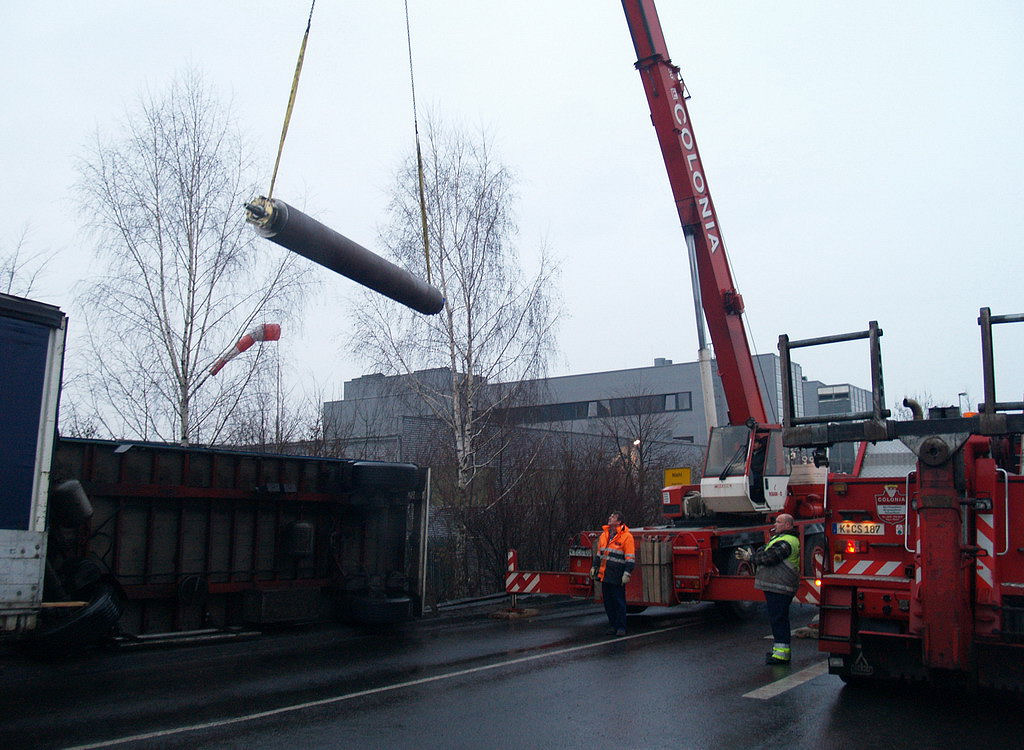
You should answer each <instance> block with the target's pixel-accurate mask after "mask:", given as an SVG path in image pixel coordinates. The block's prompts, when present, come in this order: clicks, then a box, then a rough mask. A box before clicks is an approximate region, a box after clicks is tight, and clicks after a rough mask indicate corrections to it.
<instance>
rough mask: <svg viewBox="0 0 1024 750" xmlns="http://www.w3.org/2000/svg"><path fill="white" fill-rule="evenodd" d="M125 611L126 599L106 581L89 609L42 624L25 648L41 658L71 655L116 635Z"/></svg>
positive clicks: (82, 609)
mask: <svg viewBox="0 0 1024 750" xmlns="http://www.w3.org/2000/svg"><path fill="white" fill-rule="evenodd" d="M123 609H124V597H123V595H122V594H121V591H120V590H119V588H118V587H117V585H116V584H115V583H112V582H110V581H102V582H100V583H99V584H97V586H96V587H95V591H94V593H93V596H92V598H91V600H90V602H89V603H88V604H87V605H86V606H84V607H82V608H81V609H79V610H76V611H75V612H73V613H72V614H69V615H64V614H63V613H61V614H59V615H57V616H55V618H54V619H53V620H51V621H49V622H45V623H42V624H41V625H40V627H39V629H37V630H36V631H34V632H33V634H32V635H31V637H30V638H29V639H28V640H27V641H26V642H25V648H26V650H27V651H28V652H29V653H30V654H32V655H33V656H36V657H39V658H60V657H65V656H69V655H71V654H72V653H74V652H75V651H76V650H77V649H79V648H81V647H82V646H89V645H92V644H94V643H96V642H98V641H100V640H102V639H104V638H106V637H107V636H109V635H110V634H111V633H113V631H114V626H115V625H116V624H117V621H118V620H119V619H120V617H121V612H122V610H123Z"/></svg>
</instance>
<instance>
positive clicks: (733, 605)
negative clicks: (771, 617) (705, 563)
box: [715, 550, 761, 622]
mask: <svg viewBox="0 0 1024 750" xmlns="http://www.w3.org/2000/svg"><path fill="white" fill-rule="evenodd" d="M725 574H726V575H730V576H752V575H754V568H753V566H752V565H751V564H750V563H749V562H746V561H741V560H737V559H736V558H735V557H733V555H732V550H729V556H728V557H727V558H726V561H725ZM715 608H716V609H718V611H720V612H722V613H724V614H725V615H726V616H728V617H731V618H733V619H734V620H739V621H741V622H746V621H748V620H753V619H754V618H755V617H757V616H759V615H760V612H761V602H715Z"/></svg>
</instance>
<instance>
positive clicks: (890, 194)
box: [0, 0, 1024, 404]
mask: <svg viewBox="0 0 1024 750" xmlns="http://www.w3.org/2000/svg"><path fill="white" fill-rule="evenodd" d="M409 5H410V12H411V16H412V31H413V53H414V56H415V63H416V87H417V95H418V101H419V104H420V107H421V112H422V111H425V110H428V109H429V110H431V111H433V112H434V113H436V114H437V115H439V116H441V117H442V118H444V119H445V120H448V121H452V122H458V123H462V124H464V125H466V126H468V127H470V128H485V129H486V130H488V131H489V132H490V133H491V135H492V136H493V138H494V141H495V144H496V146H497V149H498V151H499V153H500V156H501V157H502V158H503V160H504V161H505V162H506V163H507V164H508V165H509V166H511V167H512V169H513V170H514V171H515V173H516V174H517V176H518V179H519V195H520V202H519V204H518V207H517V211H518V217H519V225H520V236H519V246H520V250H521V252H522V255H523V258H524V261H525V262H526V263H527V264H529V263H531V262H532V260H533V258H534V249H535V248H536V247H537V246H538V244H540V243H541V242H545V243H547V244H548V245H549V246H550V247H551V249H552V250H553V251H554V253H555V254H556V255H557V256H558V257H559V258H560V259H561V263H562V267H563V274H562V295H563V298H564V303H565V308H566V311H567V313H568V314H567V316H566V318H565V320H564V321H563V324H562V327H561V335H560V341H561V349H562V352H563V354H562V356H561V357H560V358H559V360H558V361H556V362H555V363H554V366H553V370H552V373H553V374H569V373H577V372H590V371H598V370H611V369H619V368H631V367H641V366H645V365H650V364H652V363H653V360H654V358H655V357H667V358H670V359H673V360H675V361H677V362H678V361H689V360H693V359H695V357H696V354H695V350H696V334H695V327H694V322H693V314H692V304H691V301H690V283H689V275H688V274H689V272H688V268H687V263H686V257H685V252H684V244H683V239H682V232H681V230H680V228H679V223H678V219H677V217H676V214H675V209H674V205H673V202H672V198H671V193H670V191H669V187H668V181H667V178H666V176H665V170H664V167H663V164H662V161H661V157H660V152H659V150H658V146H657V141H656V137H655V133H654V131H653V128H652V127H651V125H650V119H649V115H648V111H647V104H646V100H645V97H644V93H643V88H642V86H641V83H640V80H639V76H638V74H637V73H636V71H635V69H634V68H633V63H634V61H635V56H634V52H633V46H632V43H631V41H630V38H629V33H628V29H627V26H626V22H625V18H624V16H623V13H622V8H621V4H620V3H619V2H616V1H615V0H585V1H582V0H581V1H573V2H570V1H569V0H559V2H538V1H534V0H520V1H519V2H508V0H501V1H498V0H476V2H472V3H455V2H442V1H441V0H433V1H431V2H428V1H426V0H410V2H409ZM308 9H309V4H308V2H306V1H305V0H302V2H289V1H287V0H276V1H275V2H273V3H271V2H262V1H260V0H246V2H235V1H233V0H221V1H218V2H209V0H205V1H204V2H183V1H181V0H178V1H176V2H159V3H158V2H145V1H143V0H133V1H131V2H106V1H100V0H92V1H90V2H61V1H59V0H58V2H52V3H10V4H8V5H7V7H5V12H4V22H5V34H4V37H5V39H4V43H3V45H0V63H2V65H3V70H4V71H5V73H6V74H5V76H4V84H3V87H4V90H5V96H4V116H3V124H4V138H3V139H2V141H0V164H2V165H3V167H4V169H3V174H4V178H5V179H4V183H5V187H4V189H3V191H2V195H3V209H4V214H5V225H6V227H7V229H8V232H7V236H6V238H4V239H3V240H0V243H2V244H0V249H2V250H7V249H8V248H9V243H10V241H11V240H12V239H13V238H14V237H15V236H16V235H17V233H18V232H20V230H21V229H22V228H23V227H25V226H28V227H29V229H30V236H29V248H30V249H38V250H47V249H52V250H56V251H59V253H60V254H59V259H60V260H59V263H58V264H57V265H56V266H54V267H53V269H52V270H51V271H50V272H49V274H48V275H47V276H46V278H45V279H44V283H43V286H42V288H41V290H40V291H41V294H38V295H36V296H38V297H40V298H42V299H44V300H45V301H48V302H51V303H54V304H58V305H60V306H61V307H63V308H64V309H65V310H66V311H68V312H69V313H70V314H71V315H72V316H74V314H75V306H74V302H73V297H72V285H73V283H74V282H75V281H77V280H78V279H79V278H80V277H81V276H83V275H85V274H88V273H89V272H90V262H91V247H90V244H89V243H90V241H89V238H88V237H87V236H85V235H84V234H83V233H82V232H81V231H80V226H79V225H80V221H79V217H78V214H77V206H76V205H75V204H74V202H73V200H72V196H71V193H70V190H69V188H70V186H71V184H72V183H73V181H74V179H75V172H74V168H73V163H74V159H75V158H76V157H79V156H81V155H83V153H84V151H85V146H86V144H87V143H88V141H89V139H90V137H91V135H92V134H94V133H95V132H96V130H97V129H100V130H103V131H106V132H112V131H113V130H114V129H116V127H117V122H118V120H119V119H120V118H121V117H122V115H123V113H124V111H125V108H126V107H127V106H130V105H131V103H132V102H133V101H134V99H135V98H136V96H137V94H138V93H139V91H140V90H142V89H143V88H144V87H147V86H148V87H150V88H153V89H161V88H163V87H164V86H166V84H167V83H168V82H169V81H170V79H171V78H172V77H173V76H174V75H175V74H176V73H179V72H181V71H183V70H185V69H187V68H189V67H194V68H196V69H197V70H199V71H201V72H202V73H203V74H204V75H205V76H206V77H207V79H208V80H209V82H210V83H211V84H213V85H214V86H215V87H216V89H217V90H218V91H219V92H220V93H221V94H222V95H223V97H224V99H225V100H230V101H231V102H232V106H233V111H234V113H235V115H236V117H237V118H238V119H239V121H240V122H241V124H242V126H243V127H244V129H245V130H246V131H247V132H248V133H249V135H250V136H251V138H252V139H253V142H254V143H255V144H256V147H257V152H258V154H259V155H260V156H261V158H262V160H263V163H264V164H265V167H266V179H265V182H269V174H270V169H271V167H272V165H273V158H274V155H275V150H276V147H277V139H278V135H279V132H280V127H281V120H282V117H283V110H284V105H285V102H286V100H287V94H288V87H289V85H290V81H291V76H292V72H293V69H294V64H295V55H296V53H297V50H298V45H299V42H300V40H301V35H302V31H303V28H304V25H305V20H306V14H307V12H308ZM659 12H660V16H661V22H662V26H663V29H664V32H665V37H666V40H667V44H668V49H669V52H670V54H671V56H672V60H673V62H674V63H675V64H677V65H678V66H680V67H681V68H682V71H683V75H684V77H685V79H686V83H687V87H688V89H689V91H690V93H691V96H692V98H691V100H690V102H689V107H690V113H691V117H692V120H693V123H694V129H695V132H696V136H697V141H698V144H699V146H700V149H701V155H702V158H703V162H704V166H705V170H706V173H707V176H708V180H709V184H710V186H711V191H712V195H713V196H714V199H715V203H716V206H717V209H718V214H719V218H720V221H721V224H722V228H723V233H724V236H725V238H726V241H727V245H728V252H729V255H730V258H731V261H732V264H733V268H734V270H735V276H736V282H737V286H738V287H739V290H740V291H741V292H742V294H743V297H744V300H745V302H746V307H747V313H748V321H749V325H750V333H751V337H752V344H753V347H754V349H755V350H756V351H757V352H760V353H764V352H771V351H775V350H776V344H777V339H778V335H779V334H780V333H788V334H789V335H790V336H791V337H793V338H805V337H811V336H819V335H824V334H830V333H839V332H846V331H853V330H861V329H864V328H866V327H867V323H868V321H869V320H878V321H879V323H880V324H881V326H882V328H883V330H884V332H885V333H884V337H883V339H882V356H883V362H884V365H885V380H886V391H887V401H888V402H889V403H890V404H891V403H892V402H894V401H895V400H896V399H897V398H898V397H901V396H903V395H905V394H915V395H924V394H929V395H930V396H931V397H932V398H933V399H934V400H935V401H937V402H943V403H956V402H957V400H958V396H957V394H958V393H959V392H961V391H966V392H968V393H969V394H970V398H971V400H972V401H973V402H977V401H978V400H980V399H981V397H982V388H981V366H980V345H979V333H978V326H977V323H976V318H977V315H978V308H979V307H981V306H990V307H991V308H992V309H993V312H995V313H1011V312H1024V299H1022V295H1021V293H1020V284H1021V275H1022V273H1021V272H1022V270H1024V260H1022V250H1024V248H1022V243H1021V238H1022V237H1024V210H1022V205H1024V200H1022V199H1024V190H1022V184H1024V135H1022V134H1024V127H1022V126H1024V96H1022V94H1024V3H1020V2H1017V1H1014V0H1006V1H1005V2H995V1H991V2H984V1H982V2H970V3H967V2H962V3H960V2H942V1H941V0H933V1H932V2H899V3H893V2H872V1H870V0H867V1H865V2H859V3H837V2H771V3H768V2H764V3H754V2H727V1H719V2H715V3H698V2H683V1H682V0H671V1H670V0H662V2H661V3H660V7H659ZM411 147H412V115H411V104H410V93H409V72H408V62H407V57H406V48H405V26H404V17H403V8H402V3H401V2H400V0H374V1H373V2H355V1H353V2H340V1H336V2H331V0H320V2H319V3H318V4H317V8H316V13H315V15H314V18H313V30H312V35H311V38H310V42H309V47H308V49H307V54H306V64H305V68H304V70H303V77H302V83H301V86H300V89H299V96H298V101H297V104H296V110H295V114H294V117H293V120H292V124H291V130H290V133H289V136H288V142H287V146H286V149H285V154H284V160H283V163H282V167H281V174H280V176H279V178H278V185H277V187H276V188H275V195H276V196H279V197H281V198H283V199H284V200H287V201H289V202H291V203H293V204H295V205H296V206H297V207H300V208H303V209H304V210H306V211H307V212H308V213H310V214H312V215H313V216H315V217H317V218H318V219H320V220H321V221H323V222H324V223H326V224H328V225H329V226H331V227H332V228H334V229H336V230H337V231H339V232H341V233H342V234H345V235H347V236H349V237H351V238H352V239H354V240H356V241H357V242H360V243H362V244H363V245H365V246H367V247H369V248H371V249H372V248H374V247H375V238H376V234H377V227H378V226H379V225H380V224H381V223H382V222H383V221H384V218H385V217H384V207H385V205H386V202H387V191H388V188H389V186H390V184H391V180H392V175H393V173H394V170H395V167H396V165H397V164H398V162H399V161H400V159H401V158H402V156H403V155H404V154H406V153H407V152H408V151H409V149H410V148H411ZM322 277H323V279H324V281H325V284H324V291H323V294H322V297H321V298H320V299H319V300H317V303H316V304H315V305H313V306H311V308H310V313H309V314H308V315H307V316H306V320H305V323H304V327H303V329H302V330H301V331H296V330H291V331H286V332H285V337H284V340H283V341H282V345H283V346H285V347H286V349H285V350H286V351H287V353H288V357H289V361H290V362H291V364H292V366H293V367H294V369H295V371H296V372H297V373H301V374H309V375H315V377H317V378H318V379H320V380H321V381H323V382H325V383H326V384H327V385H328V387H329V389H330V390H332V391H333V392H334V393H336V394H337V395H340V390H341V388H340V387H341V383H342V381H343V380H347V379H351V378H353V377H357V376H359V375H361V374H363V372H364V370H363V368H362V366H361V364H360V363H359V362H356V361H352V360H351V359H350V358H349V357H348V356H347V355H346V354H345V353H344V337H345V329H346V322H347V320H348V319H349V318H350V315H351V305H352V302H351V301H350V299H351V298H352V289H353V286H354V285H353V284H352V282H349V281H348V280H346V279H343V278H341V277H336V276H335V277H331V276H329V275H328V274H327V273H326V272H324V273H323V274H322ZM1016 328H1020V329H1024V324H1022V325H1018V326H1001V327H999V328H998V329H997V331H996V352H997V360H996V364H997V385H998V395H999V398H1000V399H1001V400H1019V399H1021V398H1024V330H1015V329H1016ZM72 332H73V333H74V318H73V319H72ZM227 343H230V342H226V344H227ZM797 360H798V361H799V362H801V363H802V364H803V366H804V373H805V374H806V375H809V376H810V377H812V378H814V379H819V380H824V381H826V382H853V383H855V384H858V385H862V386H865V387H867V386H868V385H869V381H868V376H867V371H868V368H867V346H866V344H865V343H864V342H859V343H851V344H845V345H841V346H833V347H829V348H828V349H827V350H823V351H822V352H820V353H814V354H812V353H811V352H807V351H802V352H800V355H799V357H797Z"/></svg>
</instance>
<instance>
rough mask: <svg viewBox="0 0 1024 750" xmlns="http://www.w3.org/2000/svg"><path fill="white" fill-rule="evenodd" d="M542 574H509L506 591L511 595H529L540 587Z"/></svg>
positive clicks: (506, 577) (506, 578) (506, 579)
mask: <svg viewBox="0 0 1024 750" xmlns="http://www.w3.org/2000/svg"><path fill="white" fill-rule="evenodd" d="M540 576H541V574H540V573H509V574H508V575H507V576H505V591H507V592H508V593H510V594H529V593H531V592H533V591H536V590H537V587H538V586H540Z"/></svg>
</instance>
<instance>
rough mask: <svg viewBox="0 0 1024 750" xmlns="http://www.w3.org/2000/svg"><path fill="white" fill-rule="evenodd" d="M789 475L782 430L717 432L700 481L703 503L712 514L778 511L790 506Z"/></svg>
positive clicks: (730, 428)
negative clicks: (788, 492) (787, 499)
mask: <svg viewBox="0 0 1024 750" xmlns="http://www.w3.org/2000/svg"><path fill="white" fill-rule="evenodd" d="M789 472H790V465H789V452H788V451H787V450H786V449H785V448H784V447H783V445H782V427H781V426H780V425H754V426H753V427H748V426H746V425H727V426H724V427H714V428H712V430H711V437H710V439H709V440H708V452H707V456H706V458H705V460H704V473H703V476H702V479H701V480H700V494H701V498H702V500H703V501H704V504H705V505H706V506H707V509H708V510H709V511H711V512H712V513H759V512H760V513H767V512H774V511H779V510H782V506H783V505H784V504H785V502H786V489H787V486H788V484H789Z"/></svg>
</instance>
